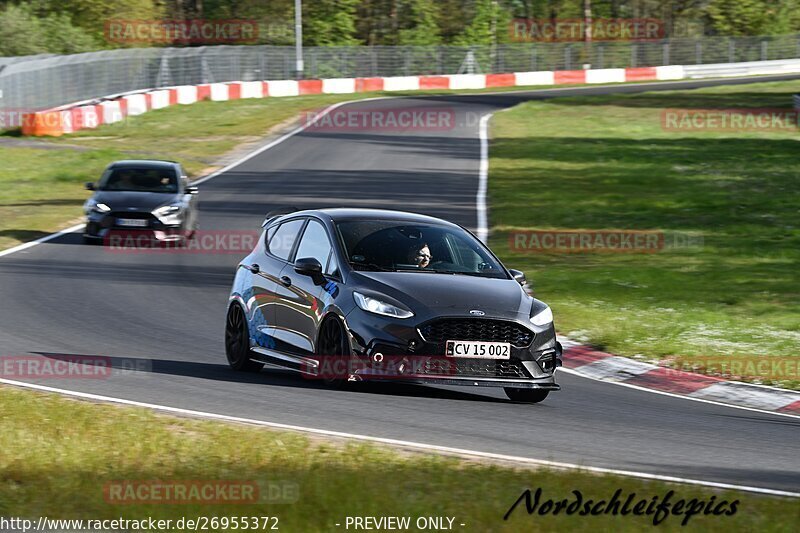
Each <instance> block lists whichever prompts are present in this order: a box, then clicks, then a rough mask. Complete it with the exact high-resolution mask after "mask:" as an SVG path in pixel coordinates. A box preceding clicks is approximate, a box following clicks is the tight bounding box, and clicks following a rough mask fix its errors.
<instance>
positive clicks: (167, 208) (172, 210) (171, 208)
mask: <svg viewBox="0 0 800 533" xmlns="http://www.w3.org/2000/svg"><path fill="white" fill-rule="evenodd" d="M180 211H181V206H180V205H162V206H161V207H159V208H158V209H156V210H155V211H153V214H154V215H155V216H157V217H168V216H172V215H177V214H178V213H180Z"/></svg>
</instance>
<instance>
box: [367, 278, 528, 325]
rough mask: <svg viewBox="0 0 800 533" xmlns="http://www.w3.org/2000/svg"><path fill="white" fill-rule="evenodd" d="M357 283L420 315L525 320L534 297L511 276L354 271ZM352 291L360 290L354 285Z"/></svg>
mask: <svg viewBox="0 0 800 533" xmlns="http://www.w3.org/2000/svg"><path fill="white" fill-rule="evenodd" d="M353 276H354V277H356V278H357V280H358V282H357V285H360V286H362V287H364V289H365V290H370V291H374V292H376V293H379V294H385V295H387V296H390V297H391V298H394V299H395V300H397V301H398V302H400V303H402V304H404V305H406V306H408V307H409V308H411V310H412V311H413V312H414V314H415V315H417V316H419V317H425V316H476V314H472V313H470V311H473V310H474V311H482V312H483V313H485V315H477V316H485V317H487V318H491V317H495V318H507V319H517V320H527V319H528V317H530V309H531V303H532V302H533V299H532V298H531V297H529V296H528V295H527V294H525V291H524V290H523V289H522V287H521V286H520V285H519V283H517V282H516V281H515V280H513V279H493V278H479V277H475V276H462V275H451V274H434V273H430V274H429V273H419V272H363V271H360V272H354V273H353ZM354 290H359V289H358V288H355V289H354Z"/></svg>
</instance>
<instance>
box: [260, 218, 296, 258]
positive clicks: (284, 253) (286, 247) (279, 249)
mask: <svg viewBox="0 0 800 533" xmlns="http://www.w3.org/2000/svg"><path fill="white" fill-rule="evenodd" d="M303 222H305V220H303V219H302V218H300V219H297V220H290V221H289V222H284V223H283V224H281V225H280V226H279V227H278V229H277V230H276V231H275V233H274V235H272V237H271V238H270V239H269V242H268V244H267V249H268V250H269V253H271V254H272V255H274V256H275V257H278V258H280V259H284V260H288V259H289V255H290V254H291V253H292V248H294V242H295V241H296V240H297V234H298V233H299V232H300V228H302V227H303Z"/></svg>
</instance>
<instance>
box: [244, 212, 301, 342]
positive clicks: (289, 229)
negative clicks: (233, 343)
mask: <svg viewBox="0 0 800 533" xmlns="http://www.w3.org/2000/svg"><path fill="white" fill-rule="evenodd" d="M305 222H306V221H305V219H304V218H298V219H293V220H289V221H287V222H283V223H281V224H279V225H276V226H271V227H269V228H267V231H266V234H265V238H264V240H265V242H264V248H263V252H261V253H258V254H257V255H256V254H254V256H253V258H252V261H253V264H251V265H249V268H250V271H251V272H253V276H252V284H253V296H254V297H255V298H256V305H257V306H258V309H259V311H260V313H259V314H260V316H259V317H258V319H259V320H258V322H257V323H256V330H257V333H258V334H257V338H256V342H257V343H258V344H259V345H260V346H261V347H262V348H267V349H270V350H277V351H286V347H285V346H284V344H285V343H284V342H282V340H281V339H282V338H283V335H282V331H283V327H282V326H281V325H280V324H279V323H278V321H277V308H278V307H279V306H280V305H282V298H283V296H284V290H283V289H284V287H283V285H282V284H281V282H280V276H281V272H282V271H283V269H284V268H285V267H286V265H287V264H288V261H289V258H290V257H291V254H292V251H293V250H294V247H295V244H296V243H297V237H298V236H299V235H300V230H301V229H302V228H303V225H304V224H305Z"/></svg>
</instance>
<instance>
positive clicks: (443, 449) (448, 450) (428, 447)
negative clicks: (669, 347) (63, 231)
mask: <svg viewBox="0 0 800 533" xmlns="http://www.w3.org/2000/svg"><path fill="white" fill-rule="evenodd" d="M0 383H4V384H6V385H13V386H16V387H24V388H28V389H34V390H38V391H43V392H54V393H58V394H63V395H66V396H73V397H76V398H83V399H87V400H94V401H100V402H109V403H115V404H121V405H129V406H133V407H144V408H147V409H153V410H155V411H164V412H167V413H174V414H179V415H184V416H193V417H199V418H207V419H212V420H222V421H226V422H238V423H243V424H252V425H256V426H263V427H268V428H273V429H282V430H289V431H300V432H303V433H311V434H314V435H323V436H327V437H340V438H347V439H355V440H360V441H365V442H374V443H379V444H387V445H392V446H403V447H406V448H413V449H417V450H424V451H433V452H439V453H445V454H451V455H458V456H464V457H479V458H484V459H495V460H500V461H510V462H515V463H519V464H525V465H531V466H541V467H550V468H557V469H563V470H577V471H584V472H592V473H595V474H613V475H622V476H628V477H635V478H639V479H648V480H653V481H664V482H669V483H681V484H686V485H697V486H701V487H709V488H715V489H724V490H738V491H744V492H754V493H758V494H768V495H771V496H785V497H790V498H800V492H789V491H784V490H777V489H768V488H764V487H751V486H747V485H735V484H731V483H717V482H714V481H703V480H699V479H689V478H682V477H675V476H662V475H659V474H648V473H646V472H634V471H629V470H617V469H613V468H601V467H596V466H583V465H578V464H574V463H563V462H558V461H547V460H544V459H533V458H529V457H518V456H514V455H503V454H499V453H490V452H480V451H476V450H466V449H462V448H452V447H449V446H439V445H436V444H425V443H421V442H413V441H405V440H398V439H389V438H383V437H372V436H369V435H359V434H357V433H345V432H342V431H331V430H327V429H317V428H309V427H305V426H295V425H291V424H281V423H278V422H266V421H263V420H254V419H250V418H242V417H238V416H229V415H221V414H217V413H208V412H205V411H195V410H191V409H182V408H180V407H169V406H165V405H159V404H152V403H145V402H137V401H134V400H124V399H121V398H113V397H110V396H102V395H99V394H90V393H86V392H77V391H71V390H67V389H57V388H54V387H47V386H45V385H37V384H35V383H26V382H23V381H14V380H10V379H0Z"/></svg>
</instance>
